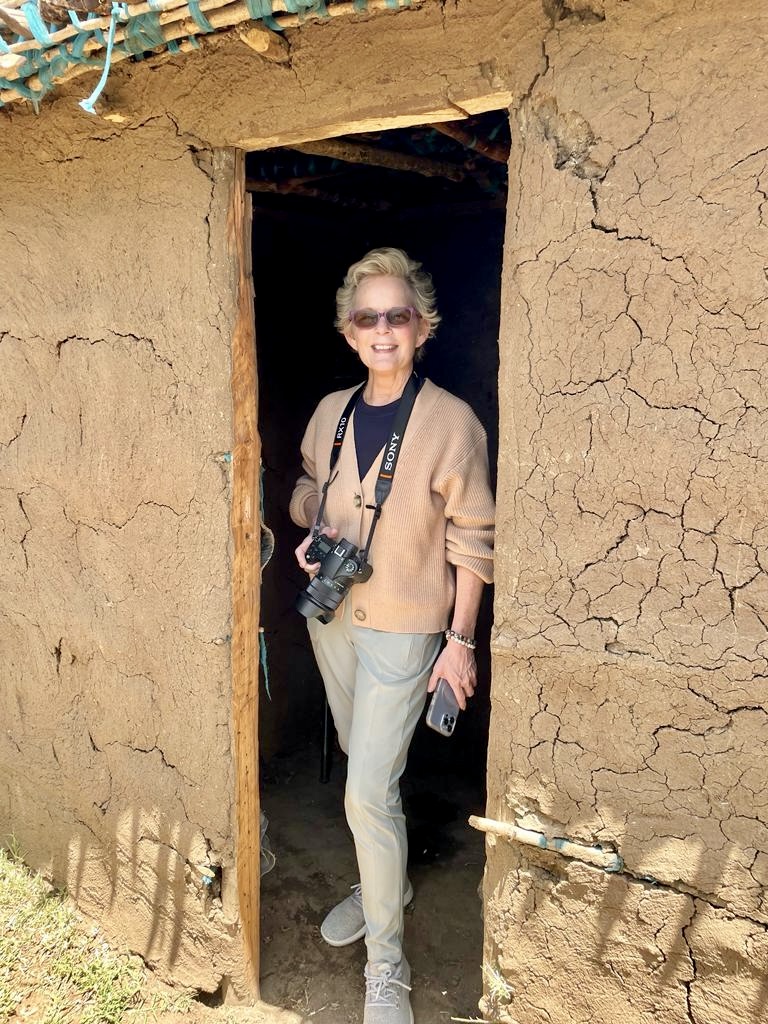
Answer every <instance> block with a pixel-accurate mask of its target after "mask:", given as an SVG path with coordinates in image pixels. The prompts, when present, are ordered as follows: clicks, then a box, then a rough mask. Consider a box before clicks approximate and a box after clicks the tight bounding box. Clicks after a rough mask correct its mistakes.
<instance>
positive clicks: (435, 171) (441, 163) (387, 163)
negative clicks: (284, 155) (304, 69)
mask: <svg viewBox="0 0 768 1024" xmlns="http://www.w3.org/2000/svg"><path fill="white" fill-rule="evenodd" d="M290 148H291V149H295V150H296V151H297V152H299V153H308V154H309V155H310V156H327V157H331V158H332V159H333V160H344V161H345V162H346V163H350V164H366V165H368V166H369V167H385V168H387V169H389V170H393V171H411V172H413V173H415V174H423V175H425V176H426V177H428V178H447V179H448V180H449V181H463V180H464V178H465V177H466V172H465V170H464V168H463V167H459V166H458V165H457V164H452V163H449V162H448V161H445V160H431V159H430V158H428V157H425V156H414V155H412V154H410V153H395V152H392V150H389V149H379V148H378V147H376V146H364V145H362V144H361V143H359V142H349V141H347V140H346V139H325V140H322V141H320V142H302V143H301V144H299V145H296V144H294V145H291V146H290Z"/></svg>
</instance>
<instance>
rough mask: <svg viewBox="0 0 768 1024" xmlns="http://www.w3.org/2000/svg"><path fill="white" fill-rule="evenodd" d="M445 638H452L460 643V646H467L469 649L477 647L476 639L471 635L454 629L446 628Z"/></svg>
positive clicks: (472, 649)
mask: <svg viewBox="0 0 768 1024" xmlns="http://www.w3.org/2000/svg"><path fill="white" fill-rule="evenodd" d="M445 639H446V640H453V641H454V642H455V643H457V644H461V646H462V647H468V648H469V649H470V651H474V650H475V648H476V647H477V641H476V640H475V639H474V638H473V637H471V636H464V634H463V633H457V632H456V630H455V629H446V631H445Z"/></svg>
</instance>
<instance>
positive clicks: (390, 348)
mask: <svg viewBox="0 0 768 1024" xmlns="http://www.w3.org/2000/svg"><path fill="white" fill-rule="evenodd" d="M395 348H396V346H395V345H374V346H373V351H374V352H394V351H395Z"/></svg>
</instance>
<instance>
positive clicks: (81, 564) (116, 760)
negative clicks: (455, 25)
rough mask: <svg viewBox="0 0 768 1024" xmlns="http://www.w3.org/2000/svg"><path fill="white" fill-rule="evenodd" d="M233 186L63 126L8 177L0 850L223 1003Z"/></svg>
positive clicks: (0, 411)
mask: <svg viewBox="0 0 768 1024" xmlns="http://www.w3.org/2000/svg"><path fill="white" fill-rule="evenodd" d="M231 163H232V162H231V158H229V157H227V156H226V155H222V156H217V157H216V158H215V160H214V159H213V158H212V155H211V153H209V152H206V151H198V150H196V148H195V147H192V146H190V145H189V144H188V141H187V140H185V139H184V138H182V137H180V136H179V135H178V134H177V131H176V129H175V127H174V126H173V124H172V123H171V122H170V121H168V120H167V119H158V120H156V121H155V122H153V123H152V124H148V125H146V126H144V127H142V128H141V129H139V130H136V131H133V132H123V133H120V132H118V131H117V130H115V129H111V128H109V127H107V126H104V125H97V126H96V127H95V128H94V123H93V121H92V120H90V119H88V118H86V117H85V116H79V117H76V116H70V115H68V114H67V111H66V109H65V108H64V107H59V108H58V110H57V111H54V112H53V113H48V114H47V115H46V114H44V115H43V116H42V117H41V118H40V119H39V120H34V119H33V118H32V117H21V118H16V119H15V123H14V124H13V125H11V126H10V127H7V129H6V130H5V133H4V137H3V152H2V155H0V180H1V181H2V182H3V191H2V199H1V200H0V203H1V205H2V218H0V237H2V243H3V249H4V251H5V253H6V261H7V262H6V266H7V267H8V268H9V271H11V270H12V271H13V272H12V273H11V272H9V273H6V274H5V275H3V283H2V285H0V290H1V291H2V298H1V299H0V310H1V311H2V312H1V313H0V318H1V320H2V322H1V323H0V565H2V580H3V585H2V588H0V650H1V651H2V664H1V665H0V673H1V674H2V685H1V687H0V719H1V720H2V731H0V822H1V823H2V836H1V837H0V838H2V840H3V841H5V840H6V839H7V837H8V836H9V835H13V836H15V838H16V840H17V841H18V843H19V845H20V847H21V850H22V852H23V854H24V856H25V858H26V859H27V860H28V861H29V863H31V864H32V865H33V866H34V867H36V868H39V869H41V870H43V871H44V872H46V873H47V874H48V875H49V876H50V877H52V878H53V879H54V881H55V882H56V883H57V884H59V885H65V886H66V887H67V888H68V889H69V891H70V892H71V893H72V895H73V896H74V897H75V899H76V900H77V902H78V904H79V906H80V907H81V908H82V909H83V910H84V911H85V912H86V913H87V914H90V915H92V916H93V917H95V918H97V919H98V920H99V921H100V922H101V923H102V925H103V927H104V929H105V931H106V932H107V934H109V935H111V936H112V937H114V938H117V939H118V940H119V941H120V942H121V944H122V945H124V946H127V947H128V948H130V949H132V950H134V951H136V952H138V953H140V954H141V955H143V956H144V957H145V959H146V960H147V961H148V962H149V963H150V964H152V965H154V966H155V967H156V968H157V970H158V972H159V973H160V974H161V975H162V976H165V977H173V978H174V979H175V980H176V981H178V982H180V983H182V984H187V985H191V986H193V987H194V988H197V989H204V990H210V991H213V990H216V989H217V988H218V987H219V985H220V983H221V979H222V977H224V976H230V977H233V978H234V979H235V981H236V979H237V975H238V971H239V966H238V964H239V960H240V943H239V936H238V933H237V921H238V916H237V913H238V911H237V900H236V898H233V896H232V893H231V892H230V889H231V887H232V875H233V872H232V871H231V870H230V869H231V866H232V862H233V842H234V840H233V809H232V791H233V783H232V763H231V760H232V759H231V749H230V704H231V694H230V659H229V644H228V641H229V635H228V634H229V629H230V625H229V623H230V574H229V555H228V546H229V468H228V465H227V463H226V461H223V460H222V455H223V453H225V452H227V451H228V450H229V448H230V438H231V395H230V386H229V377H230V362H229V352H230V339H231V325H232V316H233V312H232V298H231V294H232V286H231V283H230V280H229V269H228V266H227V260H226V255H225V254H226V233H225V219H226V210H227V204H228V200H229V184H230V177H231V173H232V166H231ZM225 987H226V986H225Z"/></svg>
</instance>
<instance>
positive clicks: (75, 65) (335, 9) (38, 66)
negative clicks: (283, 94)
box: [0, 0, 423, 104]
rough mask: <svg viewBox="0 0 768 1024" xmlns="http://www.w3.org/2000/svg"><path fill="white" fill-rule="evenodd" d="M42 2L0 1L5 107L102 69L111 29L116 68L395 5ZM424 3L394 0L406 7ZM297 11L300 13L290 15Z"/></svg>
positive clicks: (369, 1)
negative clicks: (249, 26) (213, 37)
mask: <svg viewBox="0 0 768 1024" xmlns="http://www.w3.org/2000/svg"><path fill="white" fill-rule="evenodd" d="M38 2H39V3H40V4H41V5H42V6H41V8H40V9H38V8H35V7H34V6H32V7H31V8H30V7H28V6H27V3H28V0H3V2H2V3H0V76H2V77H0V104H6V103H11V102H18V101H19V100H22V99H26V100H29V99H31V100H39V99H40V98H41V97H42V96H43V95H44V94H45V92H47V91H48V90H49V89H50V88H52V86H53V85H54V84H58V83H60V82H65V81H68V80H70V79H72V78H77V77H79V76H80V75H84V74H87V73H88V72H90V71H93V70H94V68H96V69H98V68H100V67H103V66H104V62H105V60H106V49H107V41H108V36H109V33H110V30H112V32H113V35H114V49H113V51H112V54H111V60H110V64H116V63H119V62H120V61H123V60H125V59H126V57H132V56H136V55H139V54H147V53H153V52H162V51H163V50H165V49H166V48H168V47H169V44H170V48H171V50H172V52H175V51H178V50H182V51H187V50H190V49H193V48H194V46H195V45H196V43H194V40H195V39H196V38H197V37H199V36H201V35H205V34H208V33H211V32H217V31H222V30H225V29H228V28H233V27H235V26H237V25H242V24H243V23H244V22H249V21H252V22H253V23H254V27H258V28H261V29H263V30H264V31H265V32H268V31H269V29H272V28H274V29H278V30H280V31H282V30H285V29H290V28H295V27H297V26H299V25H301V24H303V23H304V22H305V21H307V20H312V19H327V18H336V17H343V16H348V15H352V14H356V13H361V11H362V10H365V11H384V10H391V9H392V7H393V0H325V2H322V0H146V2H139V3H123V4H120V5H118V6H117V7H115V6H114V5H113V4H112V2H111V0H73V2H72V3H67V4H66V6H62V5H61V4H59V3H58V2H51V0H38ZM422 2H423V0H395V3H397V4H399V5H402V6H404V7H414V6H418V5H419V4H420V3H422ZM22 5H24V9H22ZM297 8H298V9H299V11H300V13H291V12H292V11H296V10H297ZM35 11H38V14H37V16H35ZM40 11H42V13H43V17H42V18H41V16H40V13H39V12H40ZM270 11H271V13H269V12H270ZM70 12H72V13H71V14H70ZM78 12H79V13H78ZM106 12H108V13H106ZM254 14H257V15H258V17H256V18H254ZM262 18H263V19H264V21H262V20H261V19H262ZM113 19H115V20H116V23H115V24H114V27H113ZM46 21H48V22H49V24H46ZM265 22H266V25H267V26H269V28H267V27H265ZM59 24H60V25H61V27H60V28H58V27H56V26H57V25H59ZM245 42H246V43H247V45H248V46H250V47H251V49H254V50H255V51H257V52H259V53H261V54H262V55H263V56H264V57H266V58H267V59H271V60H279V59H281V58H282V59H284V56H285V50H284V47H282V46H281V45H280V44H279V43H276V44H273V45H268V44H266V43H265V45H264V46H263V47H262V46H260V45H259V43H258V40H256V39H254V38H253V37H251V35H250V33H249V34H248V38H247V39H245ZM19 57H21V58H22V59H21V61H20V60H18V58H19Z"/></svg>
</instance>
